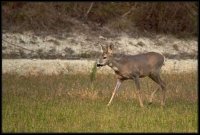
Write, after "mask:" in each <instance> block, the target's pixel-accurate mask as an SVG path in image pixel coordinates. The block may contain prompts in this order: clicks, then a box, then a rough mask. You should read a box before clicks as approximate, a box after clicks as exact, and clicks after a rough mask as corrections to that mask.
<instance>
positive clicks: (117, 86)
mask: <svg viewBox="0 0 200 135" xmlns="http://www.w3.org/2000/svg"><path fill="white" fill-rule="evenodd" d="M121 83H122V80H120V79H118V80H117V84H116V86H115V89H114V91H113V93H112V97H111V98H110V101H109V102H108V104H107V106H109V105H110V104H111V102H112V100H113V97H114V95H115V94H116V91H117V90H118V89H119V87H120V85H121Z"/></svg>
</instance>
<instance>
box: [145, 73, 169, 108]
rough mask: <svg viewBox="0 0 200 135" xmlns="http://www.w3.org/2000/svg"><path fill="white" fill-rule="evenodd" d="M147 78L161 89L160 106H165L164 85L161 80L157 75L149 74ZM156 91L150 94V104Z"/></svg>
mask: <svg viewBox="0 0 200 135" xmlns="http://www.w3.org/2000/svg"><path fill="white" fill-rule="evenodd" d="M149 77H150V78H151V79H152V80H153V81H154V82H156V83H157V84H158V85H159V86H160V87H161V89H162V100H161V105H162V106H164V105H165V98H166V96H165V94H166V85H165V82H164V81H162V79H161V78H160V75H159V73H154V74H150V75H149ZM158 90H159V88H158V89H156V90H155V91H153V92H152V93H151V97H150V100H149V102H150V103H152V101H153V97H154V95H155V93H156V92H157V91H158Z"/></svg>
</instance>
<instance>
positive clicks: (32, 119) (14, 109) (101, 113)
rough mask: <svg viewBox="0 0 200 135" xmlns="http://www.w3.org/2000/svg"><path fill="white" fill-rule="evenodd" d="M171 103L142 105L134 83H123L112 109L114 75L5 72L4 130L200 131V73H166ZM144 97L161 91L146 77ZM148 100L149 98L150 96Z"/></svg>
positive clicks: (142, 81) (165, 78) (164, 77)
mask: <svg viewBox="0 0 200 135" xmlns="http://www.w3.org/2000/svg"><path fill="white" fill-rule="evenodd" d="M162 78H163V79H164V80H165V81H166V82H167V90H168V91H167V102H166V107H165V108H160V93H159V92H158V94H157V95H156V97H155V101H154V104H152V105H150V106H148V105H147V100H146V101H145V106H146V108H145V109H142V108H140V107H139V103H138V100H137V99H136V96H135V93H134V92H135V86H134V83H133V81H126V82H124V83H123V84H122V87H121V88H120V92H119V93H118V94H117V95H116V97H115V98H114V100H113V103H112V105H111V106H110V107H106V104H107V102H108V101H109V98H110V96H111V93H112V90H113V88H114V86H115V83H116V79H115V77H114V76H113V75H100V74H97V75H96V80H93V83H91V80H90V79H91V78H90V76H89V75H88V76H86V75H80V74H79V75H58V76H44V75H40V76H18V75H9V74H3V77H2V79H3V81H2V86H3V91H2V97H3V99H2V101H3V108H2V122H3V124H2V129H3V132H197V119H198V118H197V75H196V73H187V74H163V75H162ZM141 86H142V89H143V93H144V95H149V94H150V92H152V91H153V89H155V88H157V86H156V85H155V83H154V82H153V81H151V80H150V79H148V78H145V79H141ZM147 98H148V96H147Z"/></svg>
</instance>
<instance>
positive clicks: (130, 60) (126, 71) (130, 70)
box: [97, 44, 166, 107]
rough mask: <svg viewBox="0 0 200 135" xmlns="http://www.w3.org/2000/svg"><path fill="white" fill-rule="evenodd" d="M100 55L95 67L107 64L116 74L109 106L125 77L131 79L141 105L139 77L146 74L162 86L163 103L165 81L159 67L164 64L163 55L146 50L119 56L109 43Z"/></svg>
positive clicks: (163, 99) (162, 101)
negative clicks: (140, 52)
mask: <svg viewBox="0 0 200 135" xmlns="http://www.w3.org/2000/svg"><path fill="white" fill-rule="evenodd" d="M101 48H102V50H103V53H102V55H101V56H100V58H99V59H98V60H97V67H101V66H106V65H108V66H109V67H111V68H112V69H113V70H114V71H115V74H116V75H117V84H116V86H115V89H114V91H113V93H112V96H111V98H110V101H109V103H108V104H107V106H109V105H110V104H111V102H112V100H113V97H114V95H115V93H116V91H117V90H118V89H119V87H120V85H121V83H122V82H123V81H124V80H127V79H133V80H134V82H135V85H136V88H137V91H136V94H137V97H138V98H139V103H140V106H141V107H143V106H144V105H143V101H142V97H141V96H142V95H141V90H140V82H139V78H142V77H146V76H148V77H149V78H151V79H152V80H153V81H154V82H156V83H157V84H158V85H159V86H160V87H161V88H162V100H161V105H162V106H164V105H165V93H166V88H165V87H166V85H165V82H164V81H162V80H161V78H160V69H161V67H162V65H164V56H163V55H161V54H159V53H156V52H148V53H144V54H138V55H121V56H119V57H117V56H115V55H113V45H112V44H110V45H108V46H107V47H103V46H102V45H101ZM160 87H159V88H160ZM159 88H158V89H156V90H155V91H153V92H152V94H151V96H150V100H149V103H150V104H151V103H152V101H153V97H154V94H155V93H156V92H157V91H158V90H159Z"/></svg>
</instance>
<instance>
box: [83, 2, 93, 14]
mask: <svg viewBox="0 0 200 135" xmlns="http://www.w3.org/2000/svg"><path fill="white" fill-rule="evenodd" d="M93 5H94V2H92V3H91V4H90V7H89V8H88V10H87V12H86V14H85V18H87V17H88V14H89V13H90V11H91V9H92V7H93Z"/></svg>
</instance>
